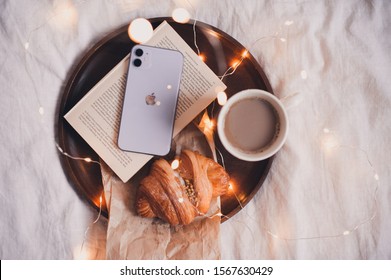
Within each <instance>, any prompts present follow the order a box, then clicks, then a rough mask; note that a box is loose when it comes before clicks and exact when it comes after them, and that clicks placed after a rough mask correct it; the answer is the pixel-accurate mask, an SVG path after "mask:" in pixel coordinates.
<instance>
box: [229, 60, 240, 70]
mask: <svg viewBox="0 0 391 280" xmlns="http://www.w3.org/2000/svg"><path fill="white" fill-rule="evenodd" d="M238 65H239V60H234V61H232V64H231V66H232V67H233V68H235V67H237V66H238Z"/></svg>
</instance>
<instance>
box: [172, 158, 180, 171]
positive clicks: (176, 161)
mask: <svg viewBox="0 0 391 280" xmlns="http://www.w3.org/2000/svg"><path fill="white" fill-rule="evenodd" d="M178 167H179V160H178V159H174V160H173V161H172V162H171V168H172V169H173V170H175V169H177V168H178Z"/></svg>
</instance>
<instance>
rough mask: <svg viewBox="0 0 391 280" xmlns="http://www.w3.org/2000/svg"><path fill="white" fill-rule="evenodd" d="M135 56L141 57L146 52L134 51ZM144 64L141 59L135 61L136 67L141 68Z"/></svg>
mask: <svg viewBox="0 0 391 280" xmlns="http://www.w3.org/2000/svg"><path fill="white" fill-rule="evenodd" d="M134 54H135V55H136V56H137V57H141V56H142V55H143V54H144V51H143V50H142V49H136V50H135V51H134ZM141 64H142V61H141V59H140V58H136V59H135V60H133V65H134V66H136V67H140V66H141Z"/></svg>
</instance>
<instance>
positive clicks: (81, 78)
mask: <svg viewBox="0 0 391 280" xmlns="http://www.w3.org/2000/svg"><path fill="white" fill-rule="evenodd" d="M163 20H167V21H168V22H169V23H170V25H171V26H172V27H173V28H174V29H175V30H176V31H177V32H178V33H179V35H180V36H181V37H182V38H183V39H184V40H185V41H186V42H187V43H188V44H189V46H190V47H192V48H193V49H194V51H196V47H195V45H194V37H193V23H192V22H189V23H187V24H179V23H176V22H174V21H173V20H172V19H171V18H153V19H150V22H151V23H152V25H153V27H154V28H156V27H157V26H158V25H159V24H160V23H161V22H162V21H163ZM127 29H128V26H123V27H120V28H118V29H117V30H115V31H114V32H112V33H110V34H108V35H107V36H105V37H104V38H103V39H102V40H101V41H99V42H98V43H97V44H96V45H94V46H93V47H92V48H91V49H90V50H88V51H87V53H86V54H85V55H84V56H83V57H82V58H81V60H80V62H79V63H78V64H77V65H76V67H75V68H74V69H73V70H72V73H71V75H70V77H69V80H68V82H67V84H66V87H65V90H64V92H63V95H62V98H61V103H60V105H59V110H58V112H59V115H58V142H59V145H60V146H61V147H62V149H63V150H64V151H65V152H67V153H68V154H70V155H72V156H76V157H82V158H85V157H89V158H91V159H93V160H96V161H99V157H98V156H97V154H96V153H95V152H94V151H93V150H92V149H91V147H90V146H89V145H88V144H87V143H86V142H85V141H84V140H83V139H82V138H81V137H80V136H79V134H78V133H77V132H76V131H75V130H74V129H73V128H72V127H71V126H70V125H69V124H68V123H67V122H66V121H65V119H64V118H63V116H64V115H65V114H66V113H67V112H68V111H69V110H70V109H71V108H72V107H73V106H74V105H75V104H76V103H77V102H78V101H79V100H80V99H81V98H82V97H83V96H84V95H85V94H86V93H87V92H88V91H89V90H90V89H91V88H92V87H93V86H94V85H95V84H96V83H97V82H98V81H99V80H100V79H102V78H103V77H104V76H105V75H106V74H107V73H108V72H109V71H110V70H111V69H112V68H113V67H114V66H115V65H116V64H117V63H118V62H120V61H121V60H122V59H123V58H124V57H125V56H126V55H127V54H128V53H129V52H130V50H131V48H132V47H133V46H134V43H133V42H132V41H131V40H130V39H129V37H128V34H127ZM196 31H197V45H198V47H199V49H200V51H201V53H202V54H203V55H204V56H205V57H206V60H205V62H206V64H207V65H208V66H209V67H210V68H211V69H212V70H213V71H214V72H215V73H216V74H217V75H219V76H221V75H223V74H224V72H225V71H226V70H227V68H228V67H229V66H230V64H231V63H232V62H233V61H234V60H235V59H236V60H238V59H240V57H241V55H242V53H243V51H244V50H245V48H244V47H243V46H242V45H241V44H240V43H239V42H237V41H236V40H235V39H233V38H232V37H231V36H229V35H228V34H226V33H224V32H222V31H221V30H219V29H217V28H215V27H213V26H210V25H208V24H205V23H202V22H198V21H197V23H196ZM223 82H224V83H225V84H226V85H227V90H226V93H227V95H228V97H230V96H232V95H233V94H235V93H237V92H239V91H241V90H244V89H249V88H258V89H263V90H266V91H269V92H271V93H273V90H272V88H271V86H270V84H269V82H268V80H267V78H266V76H265V74H264V72H263V70H262V68H261V67H260V65H259V64H258V63H257V61H256V60H255V59H254V57H253V56H252V55H251V54H250V53H249V54H248V57H247V58H245V59H244V60H243V62H242V63H241V64H240V66H239V67H238V68H237V69H236V71H235V73H234V74H233V75H230V76H227V77H226V78H225V79H224V80H223ZM219 109H220V106H219V105H217V104H215V106H213V105H212V104H211V105H210V106H209V107H208V112H209V115H210V116H214V117H216V116H217V115H218V112H219ZM215 141H216V146H217V148H218V149H219V150H220V152H221V154H222V156H223V158H224V162H225V167H226V170H227V172H228V173H229V174H230V176H231V178H232V180H233V182H234V190H233V191H230V192H229V194H227V195H225V196H223V197H222V198H221V206H222V214H223V215H224V216H223V218H222V222H223V221H225V220H227V219H228V218H230V217H232V216H233V215H235V214H236V213H237V212H238V211H240V210H241V209H242V207H244V206H245V205H246V204H247V203H248V202H249V201H250V200H251V199H252V198H253V196H254V195H255V193H256V192H257V191H258V190H259V188H260V187H261V186H262V183H263V182H264V180H265V178H266V175H267V173H268V172H269V169H270V166H271V163H272V161H273V158H270V159H267V160H264V161H259V162H245V161H241V160H239V159H237V158H235V157H233V156H231V155H230V154H229V153H228V152H227V151H226V150H225V149H224V147H223V146H222V144H221V142H220V140H219V138H218V135H217V133H215ZM60 157H61V161H62V164H63V168H64V171H65V173H66V175H67V177H68V179H69V181H70V183H71V185H72V186H73V187H74V188H75V190H76V191H77V193H78V194H79V195H80V196H81V197H82V198H83V199H85V200H86V201H88V202H89V203H90V204H91V205H92V206H93V207H94V208H96V209H97V210H99V197H100V196H101V194H102V192H103V186H102V181H101V172H100V168H99V165H97V164H93V163H87V162H84V161H78V160H72V159H70V158H68V157H65V156H63V155H61V154H60ZM220 160H221V159H220ZM147 168H149V165H146V166H145V167H143V168H142V169H141V170H140V172H146V170H145V169H147ZM102 214H103V215H104V216H106V217H107V216H108V212H107V207H106V205H105V201H104V200H103V204H102Z"/></svg>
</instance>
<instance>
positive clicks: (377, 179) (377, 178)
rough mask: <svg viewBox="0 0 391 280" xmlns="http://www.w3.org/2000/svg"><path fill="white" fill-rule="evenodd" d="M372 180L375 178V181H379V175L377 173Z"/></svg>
mask: <svg viewBox="0 0 391 280" xmlns="http://www.w3.org/2000/svg"><path fill="white" fill-rule="evenodd" d="M373 178H375V180H376V181H379V175H378V174H377V173H376V174H375V175H373Z"/></svg>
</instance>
